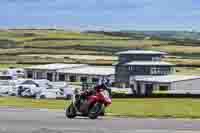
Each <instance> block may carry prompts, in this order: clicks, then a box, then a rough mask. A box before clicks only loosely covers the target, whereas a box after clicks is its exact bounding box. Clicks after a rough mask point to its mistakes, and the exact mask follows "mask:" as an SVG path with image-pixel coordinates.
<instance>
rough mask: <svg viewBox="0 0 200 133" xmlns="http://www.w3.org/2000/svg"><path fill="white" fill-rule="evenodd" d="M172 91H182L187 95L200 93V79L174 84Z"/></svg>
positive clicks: (172, 84)
mask: <svg viewBox="0 0 200 133" xmlns="http://www.w3.org/2000/svg"><path fill="white" fill-rule="evenodd" d="M171 90H176V91H177V92H178V91H180V92H181V91H182V92H185V93H192V92H195V93H197V92H199V93H200V79H193V80H187V81H179V82H173V83H171Z"/></svg>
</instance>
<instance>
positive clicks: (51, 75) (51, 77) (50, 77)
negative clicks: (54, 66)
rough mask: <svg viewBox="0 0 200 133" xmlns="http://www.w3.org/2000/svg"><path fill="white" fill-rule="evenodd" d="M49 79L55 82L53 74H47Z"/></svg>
mask: <svg viewBox="0 0 200 133" xmlns="http://www.w3.org/2000/svg"><path fill="white" fill-rule="evenodd" d="M47 79H48V80H49V81H53V73H47Z"/></svg>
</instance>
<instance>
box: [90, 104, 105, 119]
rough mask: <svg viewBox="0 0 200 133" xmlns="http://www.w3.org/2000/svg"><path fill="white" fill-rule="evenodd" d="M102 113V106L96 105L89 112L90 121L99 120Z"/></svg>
mask: <svg viewBox="0 0 200 133" xmlns="http://www.w3.org/2000/svg"><path fill="white" fill-rule="evenodd" d="M101 112H102V104H100V103H95V104H94V105H93V106H92V107H91V109H90V110H89V112H88V117H89V118H90V119H97V118H98V116H99V115H100V113H101Z"/></svg>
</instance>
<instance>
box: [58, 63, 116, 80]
mask: <svg viewBox="0 0 200 133" xmlns="http://www.w3.org/2000/svg"><path fill="white" fill-rule="evenodd" d="M58 73H59V74H64V75H65V79H64V80H65V81H68V82H98V81H99V80H101V79H103V78H106V79H109V80H110V82H114V75H115V69H114V67H113V66H83V67H78V68H73V69H62V70H58Z"/></svg>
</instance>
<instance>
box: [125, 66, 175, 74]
mask: <svg viewBox="0 0 200 133" xmlns="http://www.w3.org/2000/svg"><path fill="white" fill-rule="evenodd" d="M141 69H142V71H143V72H146V71H147V72H148V69H145V68H141V67H140V68H138V67H136V66H129V67H128V70H129V71H133V72H139V71H141ZM149 69H150V74H152V75H156V74H161V75H165V74H169V73H170V71H171V69H170V68H163V67H152V68H149Z"/></svg>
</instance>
